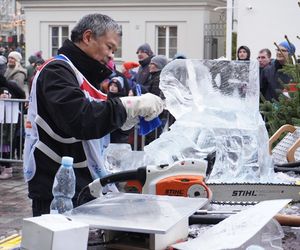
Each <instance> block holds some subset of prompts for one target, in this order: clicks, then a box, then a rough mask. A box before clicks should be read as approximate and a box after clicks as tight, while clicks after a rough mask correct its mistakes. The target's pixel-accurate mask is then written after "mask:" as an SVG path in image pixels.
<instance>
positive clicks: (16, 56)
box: [8, 51, 22, 62]
mask: <svg viewBox="0 0 300 250" xmlns="http://www.w3.org/2000/svg"><path fill="white" fill-rule="evenodd" d="M8 57H12V58H14V59H15V60H16V61H17V62H21V60H22V55H21V54H20V53H19V52H18V51H12V52H10V53H9V54H8Z"/></svg>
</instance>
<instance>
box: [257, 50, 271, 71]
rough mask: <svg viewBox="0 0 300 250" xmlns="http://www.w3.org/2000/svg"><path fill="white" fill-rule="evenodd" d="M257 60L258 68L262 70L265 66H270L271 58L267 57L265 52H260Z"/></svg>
mask: <svg viewBox="0 0 300 250" xmlns="http://www.w3.org/2000/svg"><path fill="white" fill-rule="evenodd" d="M257 60H258V62H259V67H260V68H264V67H266V66H267V65H269V64H270V62H271V58H270V57H268V54H267V53H266V52H262V53H259V54H258V57H257Z"/></svg>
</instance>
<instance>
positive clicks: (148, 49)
mask: <svg viewBox="0 0 300 250" xmlns="http://www.w3.org/2000/svg"><path fill="white" fill-rule="evenodd" d="M139 51H142V52H144V53H146V54H147V55H148V56H152V55H153V51H152V49H151V47H150V45H149V44H148V43H144V44H142V45H141V46H140V47H138V49H137V51H136V53H139Z"/></svg>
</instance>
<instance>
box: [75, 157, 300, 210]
mask: <svg viewBox="0 0 300 250" xmlns="http://www.w3.org/2000/svg"><path fill="white" fill-rule="evenodd" d="M212 159H213V160H212ZM213 164H214V158H213V156H212V155H208V157H207V158H205V159H203V160H199V159H197V160H196V159H185V160H181V161H177V162H175V163H174V164H172V165H168V164H162V165H149V166H146V167H140V168H137V169H135V170H128V171H123V172H118V173H114V174H110V175H107V176H105V177H103V178H101V179H96V180H94V181H93V182H92V183H90V184H89V185H87V186H86V187H85V188H83V189H82V190H81V192H80V194H79V196H78V200H77V205H81V204H83V203H86V202H88V201H90V200H92V199H95V198H97V197H99V196H101V195H102V193H103V188H104V187H105V186H106V185H110V184H112V183H118V186H120V185H119V184H120V183H124V184H125V185H123V186H122V188H123V191H125V192H131V193H132V192H134V193H142V194H156V195H170V196H186V197H200V198H207V199H208V200H209V201H210V202H211V203H217V204H232V205H236V204H240V205H249V204H255V203H257V202H260V201H263V200H271V199H292V200H293V202H298V201H300V185H299V184H284V183H282V184H277V183H209V182H206V179H207V178H208V177H209V175H210V173H211V171H212V166H213Z"/></svg>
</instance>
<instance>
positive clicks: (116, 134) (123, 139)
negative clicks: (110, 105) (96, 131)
mask: <svg viewBox="0 0 300 250" xmlns="http://www.w3.org/2000/svg"><path fill="white" fill-rule="evenodd" d="M122 96H126V89H125V86H124V79H123V78H122V77H121V76H115V77H113V78H112V79H111V80H110V81H109V83H108V93H107V97H108V99H113V98H116V97H122ZM130 131H131V130H122V129H116V130H115V131H113V132H111V133H110V143H128V139H129V134H130Z"/></svg>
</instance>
